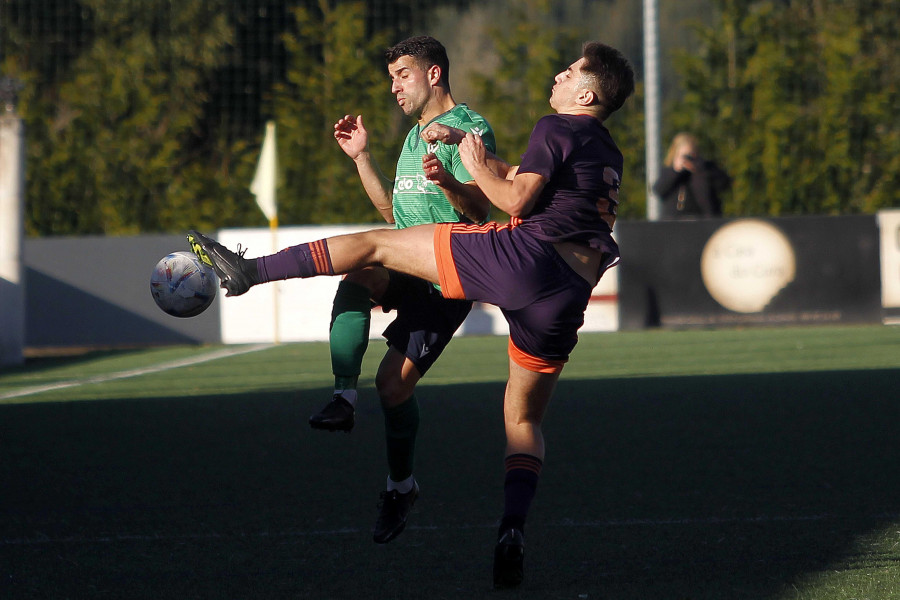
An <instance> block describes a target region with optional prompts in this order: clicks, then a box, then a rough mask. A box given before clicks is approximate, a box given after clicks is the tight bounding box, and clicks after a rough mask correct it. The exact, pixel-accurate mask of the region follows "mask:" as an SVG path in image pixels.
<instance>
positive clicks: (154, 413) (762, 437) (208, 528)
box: [0, 328, 900, 600]
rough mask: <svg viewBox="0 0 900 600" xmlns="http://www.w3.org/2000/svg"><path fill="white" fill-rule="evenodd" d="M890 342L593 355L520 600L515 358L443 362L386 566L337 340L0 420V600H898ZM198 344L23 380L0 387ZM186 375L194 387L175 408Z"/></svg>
mask: <svg viewBox="0 0 900 600" xmlns="http://www.w3.org/2000/svg"><path fill="white" fill-rule="evenodd" d="M898 336H900V333H898V331H897V330H892V329H889V328H831V329H815V330H813V329H799V330H769V331H763V330H753V331H722V332H642V333H640V334H600V335H590V336H583V339H582V343H581V344H580V346H579V348H578V350H576V354H575V356H574V357H573V360H572V362H571V364H570V365H569V366H568V367H567V370H566V373H565V374H564V377H563V380H562V381H561V382H560V385H559V387H558V390H557V394H556V397H555V399H554V402H553V404H552V405H551V409H550V413H549V415H548V417H547V421H546V426H545V433H546V437H547V443H548V455H547V462H546V465H545V468H544V472H543V476H542V480H541V485H540V489H539V491H538V496H537V498H536V500H535V503H534V505H533V509H532V516H531V517H530V519H529V524H528V532H527V533H528V555H527V559H526V560H527V565H526V567H527V574H526V582H525V584H524V585H523V587H522V588H521V589H520V590H517V591H515V592H508V591H493V590H491V588H490V558H491V550H492V545H493V541H494V536H495V527H496V521H497V518H498V517H499V514H500V511H501V509H502V490H501V483H502V452H503V437H502V423H501V410H502V406H501V398H502V393H503V384H504V381H503V380H504V365H505V340H502V339H500V340H498V339H496V338H484V339H473V340H469V339H461V340H458V341H456V342H454V344H452V345H451V347H450V349H448V352H447V355H446V356H445V357H444V358H443V359H442V361H441V362H439V363H438V365H437V366H436V367H435V371H434V373H431V374H429V378H428V379H427V380H426V381H427V382H428V383H427V384H426V385H423V386H422V387H421V390H420V393H419V397H420V402H421V407H422V428H421V432H420V441H419V450H418V455H417V466H416V474H417V478H418V479H419V481H420V484H421V486H422V496H421V498H420V500H419V502H418V503H417V505H416V508H415V509H414V512H413V515H412V517H411V521H410V526H409V528H408V530H407V531H406V532H405V533H404V534H403V535H402V536H401V537H400V538H398V539H397V540H396V541H394V542H392V543H391V544H388V545H386V546H376V545H375V544H373V543H372V541H371V527H372V524H373V523H374V518H375V514H376V506H375V505H376V501H377V495H378V491H379V490H380V489H382V487H383V485H384V477H385V474H386V467H385V460H384V450H383V446H384V445H383V441H382V421H381V414H380V410H379V409H378V408H377V406H376V404H377V403H376V401H375V399H374V392H373V391H372V390H371V388H364V389H363V394H364V397H363V400H362V405H361V408H360V410H359V414H358V425H357V427H356V429H354V431H353V433H352V434H351V435H344V434H327V433H323V432H314V431H312V430H310V429H309V428H308V427H307V425H306V419H307V417H308V416H309V414H311V413H313V412H315V411H316V410H318V408H320V406H321V405H322V403H323V402H324V401H325V400H326V399H327V398H328V396H329V395H330V389H329V387H328V382H329V379H330V377H329V368H328V360H327V348H326V347H325V346H324V345H318V344H303V345H289V346H281V347H277V348H272V349H266V350H261V351H259V352H254V353H251V354H246V355H242V356H238V357H233V358H223V359H219V360H216V361H213V362H210V363H206V364H205V365H198V366H193V367H189V368H184V369H178V370H175V371H171V372H168V374H167V375H163V374H156V375H147V376H140V377H134V378H131V379H127V380H118V381H114V382H109V383H103V384H91V385H88V386H83V387H79V388H70V389H68V390H61V391H58V392H50V393H45V394H38V395H35V396H28V397H23V398H21V399H20V400H18V401H12V400H10V401H7V402H6V404H3V405H0V450H2V452H3V457H4V458H3V460H2V461H0V490H2V493H0V596H2V597H10V598H123V597H128V598H348V597H355V598H482V597H483V598H495V597H496V598H504V597H516V598H626V599H630V598H635V599H637V598H660V599H666V598H672V599H686V598H703V599H707V598H708V599H719V598H773V599H774V598H779V599H780V598H785V599H787V598H803V599H807V598H808V599H813V598H815V599H826V600H827V599H830V598H835V599H837V598H892V597H897V596H898V594H900V532H898V530H900V483H898V481H897V477H896V473H898V472H900V451H898V449H897V443H896V440H897V433H898V426H897V424H898V423H900V419H898V417H900V403H898V395H897V392H896V384H897V381H898V374H900V352H898V348H900V346H898V341H900V337H898ZM848 347H850V348H853V350H852V351H851V352H847V353H844V356H843V357H841V356H835V355H834V352H835V350H836V349H841V348H848ZM186 350H190V352H186ZM205 350H210V351H212V350H214V349H196V348H194V349H185V348H179V349H169V350H165V349H156V350H152V351H149V354H148V355H145V356H144V359H143V360H142V359H141V358H140V356H141V353H140V352H136V353H128V356H127V357H126V356H124V355H121V356H115V354H114V353H113V354H110V355H102V356H94V357H93V358H90V357H81V358H79V359H77V361H78V363H80V364H74V363H73V364H68V363H67V362H66V361H64V360H62V361H58V362H55V363H54V364H53V365H52V366H48V365H46V364H45V365H43V366H42V365H40V364H38V363H40V361H36V362H32V363H30V364H28V365H26V367H25V368H23V369H20V370H17V371H15V372H8V373H5V374H3V376H2V377H0V393H2V392H3V391H8V390H10V389H14V388H16V387H21V386H23V385H34V384H36V383H38V382H41V381H46V380H47V379H48V378H50V379H52V378H60V379H64V378H70V377H74V376H77V375H78V373H79V372H81V371H82V370H84V369H86V368H87V366H88V365H91V366H90V369H88V371H90V372H92V373H96V372H101V371H102V368H101V364H102V363H103V362H105V361H113V363H109V364H107V368H109V367H110V364H114V365H115V367H114V368H116V369H121V368H133V367H134V365H135V364H140V363H141V362H143V363H145V364H146V363H147V362H152V361H168V360H171V359H172V357H171V356H170V355H168V352H175V353H176V354H177V355H179V356H190V355H192V354H196V353H197V352H199V351H205ZM182 353H183V354H182ZM380 353H381V348H380V344H373V345H372V347H371V348H370V353H369V357H368V358H367V364H366V366H365V369H366V371H365V372H367V373H370V374H371V373H373V372H374V366H375V363H377V360H378V358H379V355H380ZM866 353H870V356H868V357H867V356H866ZM132 359H137V362H132ZM150 359H152V361H151V360H150ZM867 359H868V363H867V366H863V364H862V363H865V362H866V360H867ZM829 361H831V362H829ZM748 364H753V365H757V366H754V367H752V368H747V369H746V370H745V369H743V368H742V365H744V366H746V365H748ZM729 365H730V366H729ZM842 365H845V366H846V367H844V366H842ZM868 367H872V368H868ZM60 370H62V371H60ZM754 371H757V372H754ZM182 381H184V382H188V383H184V384H181V383H179V384H178V386H175V387H179V386H184V385H187V386H189V387H190V389H191V390H193V391H189V392H184V391H183V390H181V391H180V392H179V395H177V396H175V395H172V394H171V393H162V392H163V390H166V389H171V388H172V387H173V386H172V382H182ZM473 381H474V382H475V383H473ZM162 382H166V385H161V384H162ZM69 400H79V401H78V402H72V401H69Z"/></svg>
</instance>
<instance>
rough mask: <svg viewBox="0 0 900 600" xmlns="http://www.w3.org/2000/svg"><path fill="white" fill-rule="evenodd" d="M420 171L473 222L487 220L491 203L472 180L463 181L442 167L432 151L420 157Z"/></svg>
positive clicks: (458, 210)
mask: <svg viewBox="0 0 900 600" xmlns="http://www.w3.org/2000/svg"><path fill="white" fill-rule="evenodd" d="M422 171H423V172H424V173H425V177H426V178H427V179H428V180H429V181H433V182H434V183H435V184H436V185H438V186H439V187H440V188H441V189H442V190H443V191H444V196H445V197H446V198H447V201H448V202H449V203H450V204H451V205H452V206H453V208H455V209H456V210H457V212H459V213H460V214H461V215H465V217H466V218H467V219H469V220H470V221H472V222H473V223H482V222H484V221H485V220H487V218H488V215H489V214H490V212H491V203H490V200H488V198H487V196H485V195H484V192H482V191H481V188H479V187H478V185H477V184H476V183H475V182H474V181H468V182H466V183H463V182H461V181H459V180H458V179H456V177H454V176H453V175H452V174H451V173H449V172H448V171H447V169H445V168H444V163H442V162H441V161H440V160H439V159H438V157H437V156H435V155H434V154H433V153H429V154H426V155H425V156H423V157H422Z"/></svg>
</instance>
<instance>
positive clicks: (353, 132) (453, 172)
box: [309, 36, 496, 543]
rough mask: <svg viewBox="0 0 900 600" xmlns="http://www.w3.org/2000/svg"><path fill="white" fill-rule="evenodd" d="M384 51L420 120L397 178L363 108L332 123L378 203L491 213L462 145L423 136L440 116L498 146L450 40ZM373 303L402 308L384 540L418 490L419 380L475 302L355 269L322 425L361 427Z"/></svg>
mask: <svg viewBox="0 0 900 600" xmlns="http://www.w3.org/2000/svg"><path fill="white" fill-rule="evenodd" d="M385 59H386V62H387V67H388V73H389V75H390V78H391V93H393V94H394V95H395V96H396V98H397V103H398V104H399V106H400V108H401V109H402V110H403V112H404V114H406V115H409V116H412V117H414V118H415V119H416V124H415V125H414V126H413V127H412V129H411V130H410V131H409V134H408V135H407V136H406V140H405V141H404V142H403V148H402V149H401V151H400V157H399V159H398V160H397V168H396V174H395V177H394V180H393V181H391V180H390V179H388V178H387V177H386V176H385V175H384V174H383V173H382V171H381V170H380V169H379V167H378V165H377V164H375V162H374V160H373V159H372V156H371V154H370V153H369V151H368V132H367V130H366V128H365V125H364V123H363V117H362V115H358V116H356V117H353V116H351V115H346V116H345V117H343V118H342V119H340V120H339V121H338V122H337V123H336V124H335V126H334V137H335V139H336V140H337V142H338V144H339V145H340V147H341V149H342V150H343V151H344V152H345V153H346V154H347V156H349V157H350V158H351V159H353V161H354V163H355V164H356V168H357V171H358V172H359V177H360V179H361V181H362V184H363V187H364V188H365V190H366V194H367V195H368V196H369V199H370V200H371V201H372V204H373V205H374V206H375V208H376V209H377V210H378V211H379V212H380V213H381V215H382V217H384V219H385V221H387V222H388V223H392V224H394V225H395V226H396V227H397V228H398V229H402V228H406V227H411V226H414V225H421V224H426V223H456V222H470V223H481V222H483V221H485V220H486V219H487V217H488V212H489V206H490V204H489V202H488V200H487V197H486V196H485V195H484V194H483V193H482V192H481V190H480V189H479V188H478V186H477V185H475V184H474V182H473V178H472V176H471V175H469V173H468V171H466V169H465V167H464V166H463V165H462V161H461V159H460V156H459V148H458V146H456V145H453V144H443V143H440V142H438V143H433V144H428V143H426V142H424V141H423V140H422V139H421V137H420V134H421V132H422V130H423V129H425V127H427V126H428V125H430V124H432V123H441V124H444V125H447V126H449V127H454V128H457V129H461V130H464V131H466V132H471V133H473V134H475V135H479V136H481V138H482V139H483V140H484V143H485V145H486V146H487V147H488V148H489V149H490V150H491V151H494V150H495V149H496V148H495V142H494V134H493V131H492V130H491V127H490V125H488V123H487V121H486V120H485V119H484V117H482V116H481V115H479V114H477V113H475V112H474V111H472V110H471V109H469V108H468V107H467V106H466V105H465V104H457V103H456V101H455V100H454V99H453V96H452V95H451V92H450V81H449V69H450V65H449V60H448V58H447V53H446V50H445V49H444V47H443V45H441V43H440V42H438V41H437V40H435V39H434V38H431V37H426V36H420V37H413V38H409V39H407V40H404V41H402V42H400V43H399V44H397V45H395V46H393V47H392V48H390V49H388V50H387V52H385ZM434 160H437V161H440V163H441V165H442V166H443V169H442V170H440V173H441V176H440V177H438V178H437V179H436V180H435V179H434V178H432V179H429V178H426V177H425V174H424V171H423V166H422V165H423V162H425V161H434ZM373 302H375V303H377V304H379V305H381V307H382V308H383V309H384V310H385V311H387V310H392V309H396V311H397V313H396V314H397V316H396V318H395V320H394V321H393V322H392V323H391V324H390V326H389V327H388V328H387V330H386V331H385V332H384V336H385V338H386V339H387V344H388V349H387V352H386V354H385V356H384V358H383V359H382V361H381V364H380V366H379V368H378V373H377V375H376V378H375V386H376V389H377V390H378V395H379V398H380V399H381V406H382V409H383V412H384V419H385V438H386V442H387V459H388V470H389V475H388V479H387V489H386V491H385V492H384V493H383V494H382V504H381V511H380V514H379V517H378V521H377V522H376V525H375V531H374V536H373V537H374V540H375V542H377V543H386V542H389V541H391V540H392V539H394V538H395V537H396V536H397V535H399V534H400V532H402V531H403V528H404V527H405V525H406V520H407V516H408V514H409V511H410V509H411V508H412V505H413V502H415V500H416V497H417V495H418V490H419V488H418V484H416V481H415V478H414V477H413V474H412V470H413V462H414V451H415V441H416V433H417V430H418V424H419V405H418V402H417V400H416V397H415V395H414V391H415V387H416V384H417V383H418V381H419V380H420V379H421V378H422V376H424V375H425V373H426V371H427V370H428V369H429V367H431V365H432V364H434V361H435V360H437V357H438V356H440V354H441V352H442V351H443V349H444V348H445V347H446V345H447V343H449V341H450V339H451V338H452V337H453V333H454V332H455V331H456V330H457V329H458V328H459V326H460V325H461V324H462V322H463V320H465V318H466V315H467V314H468V313H469V310H470V309H471V307H472V304H471V302H468V301H460V300H448V299H445V298H444V297H443V296H442V295H441V293H440V292H439V290H437V289H436V288H435V286H434V285H433V284H431V283H428V282H426V281H424V280H421V279H417V278H415V277H411V276H409V275H404V274H401V273H398V272H396V271H388V270H387V269H385V268H383V267H369V268H366V269H363V270H360V271H355V272H353V273H350V274H348V275H347V276H346V277H345V278H344V279H343V280H342V281H341V283H340V284H339V286H338V291H337V294H336V296H335V299H334V307H333V311H332V321H331V330H330V331H331V333H330V343H331V359H332V370H333V372H334V376H335V389H334V395H333V397H332V399H331V401H329V402H328V404H327V405H326V406H325V407H324V408H323V409H322V410H321V411H320V412H319V413H317V414H315V415H313V416H311V417H310V419H309V423H310V425H311V426H312V427H313V428H315V429H326V430H330V431H348V432H349V431H350V430H351V429H352V428H353V425H354V419H355V406H356V401H357V393H356V387H357V380H358V378H359V375H360V371H361V365H362V359H363V355H364V354H365V352H366V347H367V345H368V340H369V324H370V315H371V309H372V303H373Z"/></svg>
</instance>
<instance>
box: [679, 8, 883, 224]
mask: <svg viewBox="0 0 900 600" xmlns="http://www.w3.org/2000/svg"><path fill="white" fill-rule="evenodd" d="M717 6H718V8H719V10H720V12H721V20H720V22H719V23H718V24H716V25H715V26H713V27H708V28H702V29H701V30H700V34H701V36H702V40H703V42H702V51H701V52H700V53H699V54H693V55H688V54H684V55H682V56H681V57H680V59H679V61H678V63H677V64H678V68H679V70H680V72H681V73H682V75H683V77H684V88H685V95H684V98H683V101H682V102H680V103H678V104H677V105H676V106H675V107H674V110H673V111H672V112H671V113H670V115H671V116H670V120H669V122H670V124H671V131H670V133H671V132H674V131H675V130H681V129H687V130H691V131H693V132H696V133H698V134H699V135H700V136H701V137H702V138H704V140H705V141H706V142H707V143H706V146H707V147H708V148H711V149H713V148H714V149H716V150H717V153H718V158H719V159H720V160H721V162H722V163H723V164H724V165H725V166H726V168H727V169H728V171H729V172H730V173H731V175H732V176H733V177H734V186H733V193H732V196H731V199H730V201H728V202H727V203H726V213H727V214H732V215H754V214H756V215H759V214H768V215H787V214H852V213H863V212H873V211H876V210H878V209H880V208H884V207H889V206H897V205H898V196H897V193H896V189H897V182H898V164H900V162H898V151H900V120H898V119H897V118H896V115H897V112H898V110H900V76H898V68H897V66H896V58H895V57H896V52H897V50H898V49H900V48H898V41H897V36H896V33H895V32H893V31H891V30H890V29H891V28H890V27H889V26H888V25H886V23H887V22H890V19H891V17H890V15H896V14H897V11H898V10H900V2H898V1H897V0H886V1H882V2H873V1H866V0H842V1H839V2H829V3H824V2H821V1H816V2H799V1H790V2H771V1H764V2H748V1H740V0H719V1H718V2H717ZM892 57H893V58H892Z"/></svg>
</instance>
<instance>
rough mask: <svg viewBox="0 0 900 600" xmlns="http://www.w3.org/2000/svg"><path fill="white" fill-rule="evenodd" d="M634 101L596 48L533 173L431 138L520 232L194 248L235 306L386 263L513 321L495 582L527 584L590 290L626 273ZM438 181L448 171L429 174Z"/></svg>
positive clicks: (590, 47)
mask: <svg viewBox="0 0 900 600" xmlns="http://www.w3.org/2000/svg"><path fill="white" fill-rule="evenodd" d="M633 91H634V73H633V70H632V68H631V65H630V64H629V63H628V61H627V60H626V59H625V57H624V56H622V54H621V53H620V52H619V51H618V50H615V49H614V48H611V47H609V46H606V45H604V44H600V43H597V42H591V43H587V44H585V45H584V47H583V49H582V56H581V57H580V58H579V59H578V60H576V61H575V62H574V63H572V64H571V65H569V67H567V68H566V69H565V70H564V71H562V72H561V73H559V74H558V75H557V76H556V78H555V84H554V85H553V89H552V92H551V95H550V106H551V107H552V108H553V109H554V110H555V111H556V114H555V115H548V116H546V117H543V118H541V119H540V120H539V121H538V123H537V125H536V126H535V128H534V131H533V132H532V135H531V138H530V139H529V142H528V148H527V149H526V151H525V154H524V155H523V156H522V163H521V165H519V166H517V167H514V166H510V165H508V164H506V163H504V162H502V161H500V160H499V159H497V158H496V157H495V156H493V155H491V154H489V153H487V152H486V151H485V148H484V144H483V143H482V142H481V140H480V139H479V138H478V137H477V136H473V135H471V134H466V135H465V136H463V135H461V132H459V131H455V130H451V129H449V128H441V127H435V128H432V129H426V131H425V132H423V137H425V139H426V140H429V141H431V140H434V139H441V140H443V141H445V142H450V143H455V142H458V143H459V149H460V156H461V158H462V161H463V163H464V165H465V166H466V168H467V170H468V171H469V173H470V174H471V175H472V176H473V177H474V180H475V182H476V183H477V184H478V186H479V187H480V188H481V189H482V190H483V191H484V193H485V194H487V197H488V198H489V199H490V200H491V202H492V203H493V204H494V205H495V206H497V207H498V208H500V209H502V210H504V211H505V212H507V213H508V214H509V215H511V217H512V220H511V222H510V223H509V224H505V225H500V224H498V223H490V224H488V225H481V226H479V225H471V224H460V223H452V224H438V225H421V226H416V227H410V228H407V229H403V230H376V231H368V232H364V233H359V234H352V235H345V236H337V237H333V238H327V239H324V240H318V241H315V242H310V243H308V244H301V245H299V246H293V247H291V248H288V249H286V250H283V251H282V252H279V253H278V254H273V255H269V256H263V257H259V258H256V259H246V258H244V257H243V255H238V254H235V253H234V252H231V251H230V250H228V249H227V248H225V247H224V246H222V245H221V244H219V243H217V242H215V241H213V240H211V239H209V238H207V237H206V236H204V235H202V234H200V233H197V232H195V231H192V232H190V233H189V234H188V239H189V240H190V243H191V247H192V249H193V250H194V252H196V253H197V254H198V256H200V257H201V259H202V260H204V262H207V263H208V264H210V265H211V266H212V267H213V268H214V269H215V271H216V273H217V274H218V276H219V278H220V279H221V281H222V287H224V288H225V289H226V290H228V295H238V294H243V293H244V292H246V291H247V290H248V289H249V288H250V287H251V286H253V285H256V284H258V283H265V282H268V281H274V280H278V279H286V278H290V277H313V276H317V275H334V274H338V273H346V272H348V271H352V270H355V269H359V268H361V267H365V266H368V265H382V266H385V267H387V268H389V269H396V270H398V271H402V272H405V273H409V274H410V275H415V276H417V277H421V278H423V279H426V280H428V281H432V282H435V283H439V284H440V285H441V290H442V293H443V295H444V296H445V297H448V298H459V299H463V298H464V299H469V300H477V301H481V302H487V303H490V304H495V305H497V306H499V307H500V308H501V309H502V311H503V314H504V316H505V317H506V320H507V322H508V323H509V329H510V338H509V359H510V360H509V380H508V382H507V386H506V392H505V394H504V405H503V409H504V420H505V426H506V457H505V464H506V475H505V480H504V498H505V500H504V511H503V517H502V520H501V523H500V529H499V532H498V539H497V543H496V545H495V547H494V584H495V585H496V586H500V587H506V586H515V585H518V584H519V583H521V581H522V579H523V577H524V569H523V563H524V555H525V537H524V528H525V519H526V516H527V514H528V509H529V507H530V504H531V501H532V499H533V498H534V495H535V491H536V489H537V483H538V478H539V476H540V471H541V468H542V466H543V460H544V437H543V434H542V432H541V423H542V420H543V416H544V413H545V412H546V409H547V406H548V404H549V402H550V398H551V396H552V394H553V390H554V388H555V386H556V382H557V381H558V379H559V375H560V372H561V371H562V368H563V365H564V364H565V362H566V361H567V360H568V357H569V353H570V352H571V351H572V349H573V348H574V347H575V344H576V342H577V330H578V328H579V327H581V325H582V324H583V322H584V311H585V309H586V308H587V303H588V300H589V298H590V293H591V289H593V287H594V286H595V285H596V284H597V282H598V281H599V280H600V277H601V276H602V275H603V273H604V272H605V271H606V270H607V269H608V268H609V267H611V266H613V265H614V264H616V263H617V262H618V259H619V249H618V246H617V245H616V243H615V241H614V240H613V239H612V228H613V224H614V222H615V215H616V207H617V205H618V188H619V183H620V181H621V176H622V164H623V159H622V154H621V152H620V151H619V149H618V148H617V147H616V145H615V143H614V142H613V140H612V137H611V136H610V134H609V132H608V131H607V129H606V128H605V127H604V126H603V121H604V120H605V119H606V118H607V117H608V116H609V115H610V114H612V113H613V112H614V111H616V110H618V109H619V108H620V107H621V106H622V104H624V102H625V100H626V99H627V98H628V96H630V95H631V93H632V92H633ZM425 168H426V176H428V177H434V178H439V177H441V176H442V173H441V167H440V166H438V165H435V164H426V165H425Z"/></svg>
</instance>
